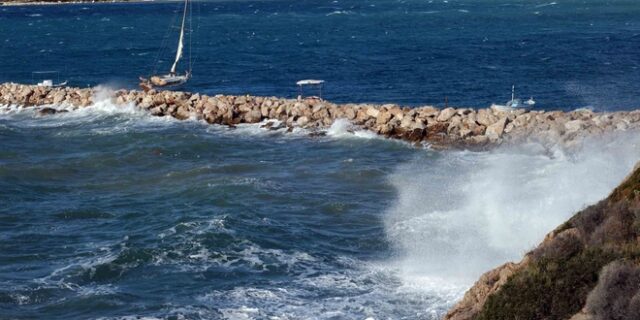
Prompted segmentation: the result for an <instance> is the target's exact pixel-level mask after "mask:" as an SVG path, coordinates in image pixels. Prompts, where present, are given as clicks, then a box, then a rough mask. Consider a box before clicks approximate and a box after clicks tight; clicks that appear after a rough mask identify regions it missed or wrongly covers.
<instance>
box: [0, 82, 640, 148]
mask: <svg viewBox="0 0 640 320" xmlns="http://www.w3.org/2000/svg"><path fill="white" fill-rule="evenodd" d="M98 99H109V100H111V102H112V103H115V104H117V105H127V104H133V105H134V106H135V107H137V108H140V109H143V110H146V111H147V112H149V113H150V114H152V115H155V116H170V117H174V118H176V119H180V120H184V119H198V120H204V121H206V122H207V123H210V124H220V125H228V126H236V125H238V124H242V123H263V127H264V128H265V129H268V130H281V129H282V130H289V131H291V130H293V129H294V128H304V129H307V130H309V131H310V132H311V133H312V134H323V132H324V131H325V130H326V129H327V128H328V127H329V126H331V125H332V124H333V123H334V122H335V121H336V120H338V119H346V120H348V121H349V122H350V123H352V124H353V125H354V127H356V128H358V129H364V130H369V131H372V132H374V133H376V134H379V135H382V136H385V137H388V138H392V139H401V140H404V141H408V142H410V143H415V144H428V145H429V146H431V147H434V148H447V147H458V148H468V149H485V148H489V147H492V146H497V145H500V144H503V143H509V142H531V141H533V142H538V143H542V144H543V145H555V144H562V145H564V146H567V147H571V146H572V145H576V144H579V143H580V142H581V141H582V140H583V139H582V138H584V137H586V136H589V135H598V134H603V133H607V132H613V131H625V130H635V129H638V128H639V127H640V110H635V111H629V112H627V111H624V112H606V113H596V112H593V111H591V110H586V109H582V110H576V111H571V112H563V111H527V110H524V109H507V108H501V107H496V106H492V107H491V108H486V109H477V110H476V109H472V108H445V109H438V108H435V107H432V106H423V107H415V108H410V107H402V106H399V105H395V104H384V105H374V104H341V105H338V104H334V103H330V102H327V101H324V100H320V99H316V98H308V99H284V98H276V97H256V96H250V95H245V96H225V95H216V96H207V95H200V94H198V93H195V94H194V93H189V92H180V91H155V90H151V91H148V92H143V91H137V90H118V91H110V90H104V89H97V88H82V89H81V88H70V87H61V88H50V87H40V86H33V85H21V84H15V83H4V84H0V105H12V106H19V107H27V108H37V109H38V110H39V111H38V114H40V115H48V114H54V113H57V112H67V111H69V110H73V109H77V108H84V107H88V106H90V105H91V104H93V103H94V101H95V100H98Z"/></svg>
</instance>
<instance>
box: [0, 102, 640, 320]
mask: <svg viewBox="0 0 640 320" xmlns="http://www.w3.org/2000/svg"><path fill="white" fill-rule="evenodd" d="M346 125H347V124H346V123H344V122H341V123H338V124H337V125H335V126H334V127H332V128H331V130H329V134H328V135H327V136H325V137H316V138H313V137H309V136H308V135H306V133H305V132H303V131H299V132H295V133H290V134H286V133H281V132H273V131H267V130H265V129H260V128H259V126H258V125H251V126H240V127H238V128H236V129H229V128H224V127H219V126H211V125H207V124H205V123H203V122H198V121H195V120H191V121H182V122H181V121H177V120H171V119H167V118H156V117H152V116H149V115H145V114H143V113H141V112H139V111H135V109H133V108H132V107H125V108H121V107H115V106H113V105H111V104H110V103H108V102H105V101H102V102H98V103H97V104H96V105H95V106H92V107H90V108H87V109H85V110H81V111H73V112H69V113H64V114H58V115H54V116H49V117H38V116H36V115H35V113H34V112H33V111H32V110H28V109H18V108H15V107H10V108H3V109H2V110H1V111H0V137H2V148H1V149H0V188H1V189H2V190H3V192H2V193H0V203H2V206H1V207H0V307H1V309H2V317H3V318H4V317H9V318H32V317H37V318H42V317H45V318H49V319H86V318H123V317H124V318H127V317H137V316H144V317H157V318H166V317H170V318H178V319H181V318H186V319H267V318H268V319H344V318H355V319H365V318H368V317H371V318H373V319H387V318H393V319H399V318H404V319H437V318H438V317H440V316H441V315H442V314H443V312H445V311H446V309H447V308H448V307H450V306H451V305H452V303H454V302H455V301H456V299H458V298H460V297H461V295H462V293H463V292H464V290H465V289H466V288H467V287H468V286H469V285H470V284H471V283H472V282H473V279H474V278H475V277H477V276H478V275H479V274H480V273H481V272H483V271H484V270H487V269H489V268H491V267H493V266H495V265H497V264H500V263H502V262H504V261H506V260H508V259H518V258H519V257H520V256H521V254H522V253H524V252H525V251H526V250H528V249H530V248H531V247H532V246H533V245H534V244H535V243H536V242H538V241H540V240H541V238H542V237H543V236H544V234H545V233H546V232H548V231H549V230H551V229H552V228H553V227H555V226H556V225H558V224H559V223H561V222H562V221H563V220H564V219H566V218H567V217H568V216H570V215H571V213H572V212H574V211H575V210H578V209H580V208H581V207H583V206H584V205H585V204H587V203H590V202H593V201H596V200H598V199H599V198H601V197H603V196H604V195H606V194H607V193H608V192H609V190H610V189H611V188H612V187H613V186H615V185H616V184H617V183H618V182H619V180H620V179H622V177H623V176H624V175H625V174H626V173H627V172H628V171H629V170H630V168H631V167H632V166H633V164H634V162H635V161H636V160H637V159H638V157H639V156H640V146H639V145H638V142H639V141H638V139H637V137H635V136H626V135H623V136H617V137H610V138H607V139H601V140H596V141H591V142H590V143H588V146H589V147H587V148H585V149H583V150H582V151H579V152H574V153H565V152H562V151H560V150H556V151H554V152H555V153H554V154H551V155H550V154H549V153H548V152H546V151H545V150H540V149H538V148H537V147H535V146H523V147H521V148H515V149H501V150H498V151H495V152H491V153H471V152H454V151H449V152H434V151H429V150H427V149H418V148H414V147H412V146H409V145H407V144H405V143H401V142H396V141H387V140H383V139H380V138H375V137H373V136H372V135H371V134H367V133H363V132H356V134H355V135H354V134H352V133H350V132H349V131H348V130H346V129H345V126H346ZM622 141H624V142H625V143H621V142H622Z"/></svg>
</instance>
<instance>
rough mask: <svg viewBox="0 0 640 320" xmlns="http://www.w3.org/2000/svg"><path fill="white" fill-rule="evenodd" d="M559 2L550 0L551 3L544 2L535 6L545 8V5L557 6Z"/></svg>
mask: <svg viewBox="0 0 640 320" xmlns="http://www.w3.org/2000/svg"><path fill="white" fill-rule="evenodd" d="M557 4H558V3H557V2H555V1H554V2H549V3H543V4H539V5H537V6H535V8H544V7H549V6H555V5H557Z"/></svg>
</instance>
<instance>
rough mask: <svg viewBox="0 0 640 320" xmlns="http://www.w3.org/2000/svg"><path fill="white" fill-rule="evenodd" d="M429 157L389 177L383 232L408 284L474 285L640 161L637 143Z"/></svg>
mask: <svg viewBox="0 0 640 320" xmlns="http://www.w3.org/2000/svg"><path fill="white" fill-rule="evenodd" d="M427 158H429V159H428V161H425V160H427V159H424V158H420V159H415V160H414V161H412V162H410V163H408V164H405V165H402V166H400V167H399V168H398V169H397V170H396V172H395V173H394V174H393V175H392V176H391V177H390V182H391V184H392V185H393V186H394V187H395V189H396V190H397V193H398V196H397V200H396V201H395V203H394V204H393V205H392V206H391V208H390V209H389V210H388V211H387V212H386V217H385V228H386V231H387V235H388V237H389V239H390V241H391V242H392V244H393V246H394V247H395V248H396V250H397V260H396V261H394V263H395V264H396V265H398V267H399V268H400V270H401V272H402V273H403V274H404V276H403V277H404V278H405V279H406V280H407V281H409V282H412V281H417V280H416V279H420V278H423V277H427V278H429V277H436V278H438V277H441V278H447V279H454V280H456V281H458V280H459V281H461V282H462V283H467V284H471V283H472V282H471V281H473V280H474V279H476V278H477V277H478V276H479V275H480V274H481V273H483V272H485V271H488V270H490V269H492V268H494V267H496V266H498V265H500V264H502V263H504V262H507V261H518V260H519V259H520V258H521V257H522V255H523V254H525V253H526V252H527V251H528V250H530V249H533V248H534V246H535V245H537V243H538V242H540V241H541V240H542V239H543V237H544V236H545V234H546V233H548V232H550V231H551V230H553V229H554V228H555V227H556V226H558V225H560V224H561V223H562V222H564V221H565V220H566V219H568V218H569V217H570V216H572V215H573V214H574V213H575V212H577V211H579V210H580V209H582V208H584V207H585V206H587V205H589V204H593V203H595V202H597V201H598V200H600V199H602V198H604V197H605V196H606V195H607V194H608V193H609V192H610V191H611V190H612V189H613V188H614V187H615V186H616V185H617V184H619V183H620V181H621V180H622V179H623V178H624V177H625V175H626V174H627V173H628V172H629V171H630V170H631V168H633V165H634V164H635V163H636V162H637V160H638V158H640V137H638V135H632V134H618V135H611V136H607V137H601V138H598V139H591V140H588V141H586V142H585V143H584V146H583V147H582V148H581V149H579V150H573V151H567V150H561V149H555V150H552V151H550V152H549V151H548V150H544V149H542V148H540V147H539V146H537V145H524V146H518V147H511V148H502V149H499V150H495V151H493V152H488V153H473V152H447V153H444V154H441V155H437V156H433V155H432V157H427ZM434 158H435V159H434Z"/></svg>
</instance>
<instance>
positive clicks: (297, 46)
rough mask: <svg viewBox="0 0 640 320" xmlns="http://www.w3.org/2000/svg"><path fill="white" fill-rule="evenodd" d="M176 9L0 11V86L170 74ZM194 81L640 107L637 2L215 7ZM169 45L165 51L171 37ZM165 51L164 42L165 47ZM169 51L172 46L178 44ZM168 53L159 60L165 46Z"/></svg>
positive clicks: (199, 46) (200, 25) (201, 12)
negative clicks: (313, 81)
mask: <svg viewBox="0 0 640 320" xmlns="http://www.w3.org/2000/svg"><path fill="white" fill-rule="evenodd" d="M180 8H181V4H180V3H179V2H172V3H144V4H99V5H83V4H80V5H69V6H55V7H50V6H48V7H32V6H30V7H20V8H12V7H8V8H0V43H2V50H0V61H2V62H3V63H2V64H0V81H30V80H31V72H32V71H38V70H52V69H53V70H59V71H61V73H62V76H63V77H65V78H69V79H70V81H71V83H72V84H75V85H79V86H85V85H87V84H92V85H95V84H100V83H106V82H112V83H114V84H117V86H131V87H134V86H135V85H136V81H137V79H138V76H140V75H143V74H148V73H150V72H151V71H152V70H154V67H156V66H157V65H155V61H156V56H157V54H158V53H161V55H160V58H161V59H163V60H164V62H163V63H161V64H160V65H159V67H160V69H162V70H163V71H166V70H168V69H169V65H170V60H172V58H173V57H172V54H173V53H172V52H170V50H171V49H173V50H175V43H176V42H177V39H176V38H177V30H176V29H175V28H173V29H169V30H170V32H169V34H170V35H172V37H168V38H165V35H166V34H167V31H168V27H169V26H170V25H172V22H173V25H174V26H175V25H177V23H176V22H177V21H178V20H177V19H178V15H179V13H178V11H179V10H180ZM194 8H195V10H194V17H193V19H192V20H191V21H193V27H192V29H194V30H195V32H194V37H193V41H192V44H193V57H194V59H193V62H194V73H193V74H194V77H193V81H191V82H190V83H189V86H188V87H187V89H189V90H192V91H199V92H208V93H235V94H244V93H251V94H258V95H277V96H294V95H295V94H296V93H297V91H296V88H295V85H294V83H295V81H297V80H300V79H307V78H320V79H325V80H326V81H327V86H326V88H325V89H326V90H325V96H326V97H327V98H329V99H330V100H333V101H339V102H360V101H370V102H395V103H403V104H412V105H413V104H438V105H443V104H444V100H445V97H448V99H449V103H450V104H454V105H463V106H473V107H486V106H488V105H489V104H490V103H493V102H496V103H504V102H506V101H507V100H508V99H509V98H510V89H511V85H512V84H515V85H516V86H517V87H518V94H519V95H520V96H521V97H523V98H528V97H529V96H534V98H536V100H537V101H538V107H539V108H546V109H551V108H578V107H585V106H592V107H595V108H600V109H611V108H631V107H638V106H640V101H638V98H637V94H636V93H637V92H638V91H640V69H639V67H640V58H639V57H640V54H639V48H640V20H639V19H638V17H639V16H640V3H639V2H638V1H636V0H616V1H609V0H606V1H605V0H569V1H550V0H479V1H478V0H450V1H428V0H403V1H392V0H339V1H325V0H322V1H320V0H309V1H292V0H278V1H211V2H200V3H196V5H195V6H194ZM165 41H166V42H165ZM163 43H165V44H167V46H162V44H163ZM169 47H171V48H169ZM163 48H164V49H165V50H164V51H163V50H161V49H163Z"/></svg>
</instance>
